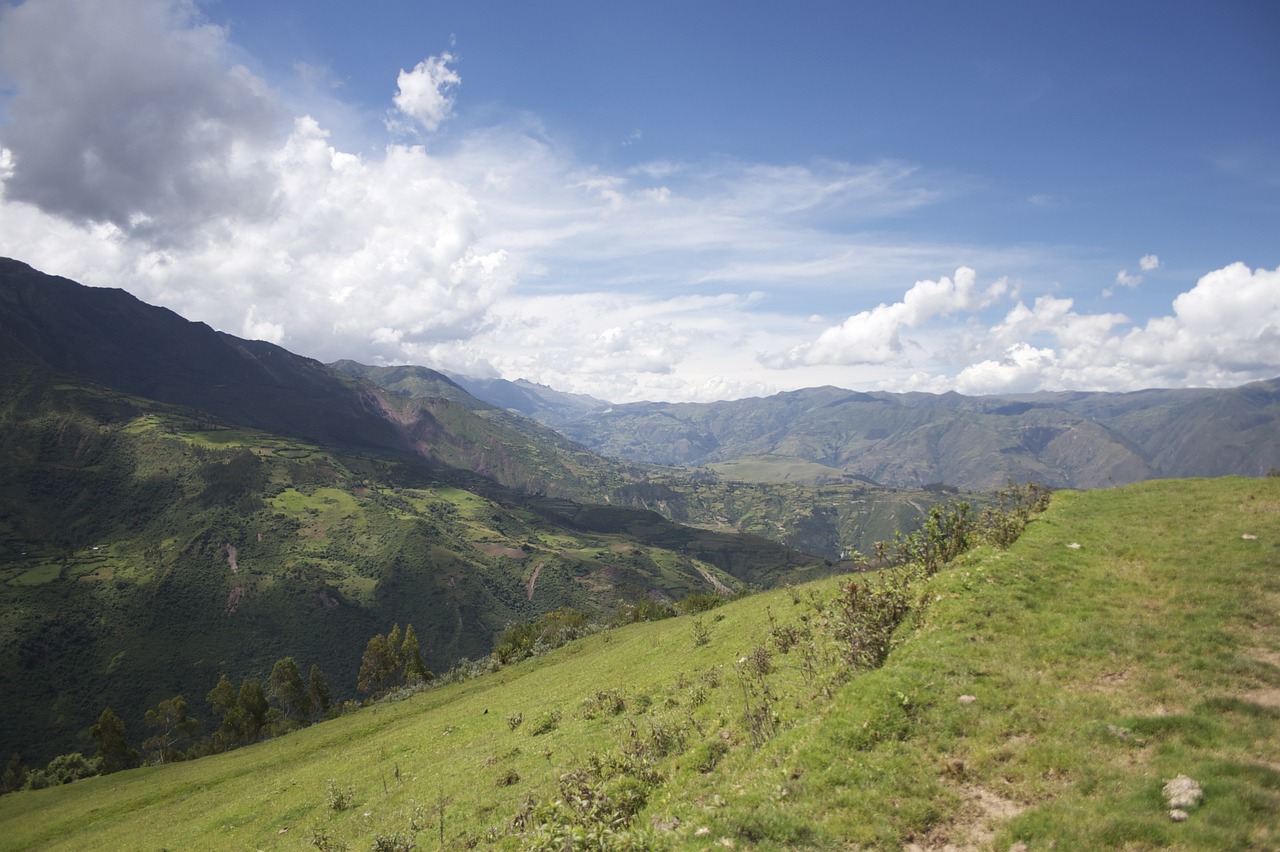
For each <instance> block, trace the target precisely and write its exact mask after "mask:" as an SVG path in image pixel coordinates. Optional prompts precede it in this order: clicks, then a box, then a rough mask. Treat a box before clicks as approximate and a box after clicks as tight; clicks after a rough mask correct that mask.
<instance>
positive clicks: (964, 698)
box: [959, 695, 978, 704]
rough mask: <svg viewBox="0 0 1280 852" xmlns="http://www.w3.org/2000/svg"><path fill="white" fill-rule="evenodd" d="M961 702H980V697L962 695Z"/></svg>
mask: <svg viewBox="0 0 1280 852" xmlns="http://www.w3.org/2000/svg"><path fill="white" fill-rule="evenodd" d="M959 700H960V703H961V704H972V703H973V702H975V701H977V700H978V697H977V696H976V695H961V696H960V699H959Z"/></svg>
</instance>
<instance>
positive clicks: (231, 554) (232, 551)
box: [226, 542, 240, 574]
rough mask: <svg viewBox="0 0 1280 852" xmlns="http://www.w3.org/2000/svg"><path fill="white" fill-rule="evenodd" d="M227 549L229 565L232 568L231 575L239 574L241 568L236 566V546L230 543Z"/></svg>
mask: <svg viewBox="0 0 1280 852" xmlns="http://www.w3.org/2000/svg"><path fill="white" fill-rule="evenodd" d="M226 548H227V564H228V565H230V566H231V573H232V574H239V573H240V566H239V565H237V564H236V546H235V545H234V544H231V543H230V542H228V543H227V544H226Z"/></svg>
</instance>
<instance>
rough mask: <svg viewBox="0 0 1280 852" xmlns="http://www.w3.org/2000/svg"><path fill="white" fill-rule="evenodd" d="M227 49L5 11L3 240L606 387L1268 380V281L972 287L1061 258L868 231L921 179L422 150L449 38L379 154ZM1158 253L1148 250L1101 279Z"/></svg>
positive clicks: (446, 70) (472, 369)
mask: <svg viewBox="0 0 1280 852" xmlns="http://www.w3.org/2000/svg"><path fill="white" fill-rule="evenodd" d="M236 56H237V54H236V51H235V48H234V45H232V44H231V43H230V42H229V41H228V34H227V32H225V31H224V30H222V29H220V28H218V27H215V26H211V25H209V24H208V23H207V22H205V21H203V20H202V19H201V17H200V15H199V12H198V9H197V7H196V6H195V5H194V4H193V3H192V2H189V0H94V2H86V0H27V2H25V3H23V4H22V5H19V6H15V7H12V8H7V9H5V10H4V11H3V12H0V72H2V73H3V75H4V80H3V87H0V99H3V100H2V101H0V107H3V108H2V109H0V254H7V255H11V256H14V257H18V258H20V259H22V260H25V261H27V262H30V263H32V264H33V265H35V266H37V267H38V268H41V269H45V270H46V271H49V272H53V273H56V274H60V275H66V276H69V277H71V278H74V279H76V280H80V281H84V282H85V283H89V284H98V285H104V286H119V287H124V288H126V289H128V290H130V291H131V292H133V293H134V294H135V295H137V296H139V297H140V298H143V299H145V300H147V301H149V302H152V303H155V304H161V305H164V306H166V307H169V308H171V309H173V310H176V311H178V312H179V313H181V314H183V315H185V316H187V317H189V318H191V319H197V320H201V321H204V322H207V323H209V324H210V325H213V326H215V327H217V328H220V329H223V330H226V331H229V332H231V333H233V334H239V335H242V336H246V337H253V338H259V339H265V340H270V341H273V342H277V343H280V344H282V345H284V346H287V347H288V348H290V349H292V350H294V351H297V352H300V353H302V354H305V355H309V356H312V357H316V358H321V359H323V360H333V359H337V358H344V357H349V358H356V359H358V360H364V361H367V362H373V363H419V364H427V365H429V366H435V367H440V368H445V369H453V370H458V371H460V372H467V373H472V374H480V375H503V376H506V377H508V378H516V377H524V378H529V379H531V380H534V381H540V382H543V383H545V384H549V385H552V386H553V387H557V388H562V389H565V390H571V391H576V392H582V393H591V394H593V395H596V396H599V397H602V398H605V399H611V400H615V401H630V400H637V399H646V398H647V399H655V398H656V399H676V400H706V399H714V398H724V397H740V396H746V395H761V394H766V393H772V392H775V391H777V390H782V389H786V388H791V387H800V386H806V385H816V384H834V385H842V386H846V387H850V386H851V387H867V386H874V387H882V388H885V389H889V390H906V389H927V390H946V389H951V388H955V389H958V390H962V391H965V392H971V393H977V392H998V391H1009V390H1031V389H1038V388H1046V389H1057V388H1068V387H1077V388H1091V389H1112V390H1126V389H1131V388H1134V387H1140V386H1144V385H1145V386H1149V385H1161V384H1163V385H1182V384H1231V383H1239V382H1242V381H1248V380H1250V379H1256V378H1263V377H1268V376H1274V375H1278V374H1280V355H1277V354H1275V353H1280V338H1278V335H1280V332H1278V329H1280V307H1278V306H1277V302H1276V300H1277V294H1280V270H1277V271H1267V270H1265V269H1262V270H1256V271H1250V270H1249V269H1248V268H1247V267H1245V266H1243V265H1242V264H1235V265H1232V266H1228V267H1224V268H1223V269H1220V270H1217V271H1214V272H1211V273H1209V274H1208V275H1205V276H1204V277H1203V278H1201V279H1200V281H1199V282H1197V283H1196V284H1195V286H1194V287H1192V288H1190V289H1189V290H1187V292H1185V293H1183V294H1181V295H1179V296H1178V297H1177V298H1176V299H1175V300H1173V303H1172V305H1171V306H1170V310H1169V312H1168V314H1167V315H1163V316H1156V317H1153V318H1150V319H1148V318H1146V317H1143V318H1140V319H1139V320H1137V321H1134V320H1131V319H1130V318H1129V317H1128V316H1126V315H1123V314H1119V313H1105V312H1102V313H1099V312H1089V311H1087V310H1085V309H1082V308H1081V307H1080V306H1079V305H1078V304H1077V302H1076V301H1075V300H1073V299H1070V298H1066V297H1064V296H1063V295H1062V294H1061V293H1059V292H1053V293H1049V294H1044V293H1040V294H1039V295H1036V294H1035V293H1034V292H1031V294H1030V295H1028V297H1027V298H1026V299H1025V300H1024V299H1023V296H1022V290H1023V289H1024V287H1025V281H1019V280H1018V278H1017V276H1016V275H1015V274H1010V277H1009V278H1008V279H1006V278H1003V277H1002V278H999V279H997V280H995V281H994V282H993V283H989V284H986V285H985V286H980V285H979V283H978V276H977V273H976V272H975V271H974V269H975V268H982V269H990V270H994V271H995V273H996V274H1009V273H1011V271H1012V270H1017V271H1021V272H1022V273H1025V272H1026V271H1027V270H1033V271H1036V272H1037V273H1038V278H1039V279H1040V280H1044V279H1046V278H1051V277H1053V276H1054V275H1056V270H1057V269H1058V268H1068V267H1069V266H1070V264H1071V260H1070V258H1064V257H1054V256H1052V255H1051V254H1050V253H1049V252H1047V251H1046V250H1045V249H1044V248H1043V247H1034V248H1031V249H1019V248H1018V247H1012V248H1008V249H994V248H983V247H980V246H972V245H947V244H941V243H928V242H922V241H913V240H910V239H906V238H893V237H890V236H886V232H885V230H884V229H883V228H882V225H883V223H885V222H886V221H888V220H891V219H894V218H896V217H902V216H909V215H913V214H914V213H916V212H918V211H920V210H922V209H924V208H927V207H929V206H930V205H935V204H937V203H938V202H939V201H942V200H946V199H950V198H954V197H955V196H956V195H958V194H960V193H961V192H963V190H964V187H963V186H962V185H961V184H959V183H957V182H956V181H955V180H953V179H951V178H949V177H945V176H939V175H936V174H927V173H926V172H925V171H924V170H922V169H920V168H919V167H917V166H915V165H912V164H907V163H901V162H897V161H887V160H886V161H880V162H874V163H867V164H851V163H841V162H832V161H813V162H808V163H798V164H794V163H793V164H787V165H778V164H758V163H745V162H738V161H731V160H726V159H714V160H710V161H706V162H699V163H689V162H673V161H652V162H648V163H641V164H638V165H635V166H633V167H630V168H626V169H618V170H609V169H605V168H602V167H600V166H596V165H592V164H589V163H583V162H581V161H580V160H578V159H577V158H575V157H574V156H573V155H572V153H570V152H567V151H566V150H564V149H562V148H560V147H558V146H557V144H556V142H555V140H554V139H553V138H552V137H551V135H550V134H548V133H547V132H546V130H545V128H543V127H541V126H539V125H538V123H537V120H536V118H531V117H528V116H520V117H517V118H515V119H511V120H508V121H505V122H502V123H500V124H496V125H494V126H490V127H486V128H479V129H473V130H471V131H468V132H467V133H465V134H460V135H458V136H457V138H451V140H450V144H449V146H448V149H447V151H444V152H439V151H437V150H435V147H434V146H431V147H430V148H429V146H428V144H427V143H428V142H432V141H433V140H432V139H431V138H430V136H431V134H432V133H433V132H436V131H438V130H439V128H440V127H441V126H442V125H443V123H444V122H446V121H447V120H449V118H450V116H451V115H453V111H454V109H455V106H456V104H455V98H456V97H457V93H458V92H459V91H460V89H461V83H462V78H461V75H460V74H459V73H458V72H457V70H456V68H455V64H456V61H455V58H454V56H453V55H452V54H451V53H447V52H442V53H440V54H439V55H437V56H431V57H427V58H426V59H424V60H423V61H422V62H420V63H418V64H417V65H416V66H415V67H414V68H413V69H412V70H410V71H402V72H401V73H400V75H399V78H398V81H397V82H398V86H397V91H396V93H395V95H394V96H393V97H392V98H391V101H390V103H389V104H387V105H384V106H385V107H387V108H388V113H387V115H388V121H387V131H388V135H387V138H386V139H384V140H381V145H380V146H379V145H373V146H370V145H368V144H367V139H366V140H363V141H362V143H361V144H360V145H358V146H351V145H346V146H345V149H344V145H343V144H342V143H340V142H336V141H335V139H341V138H344V131H347V132H349V131H350V128H343V127H338V128H334V127H329V126H326V122H330V123H332V122H339V123H341V121H342V117H343V116H344V115H353V114H356V113H359V112H360V110H358V109H354V108H352V109H347V108H344V107H343V105H342V104H339V103H337V101H336V100H335V95H334V94H333V93H332V92H331V91H330V92H328V93H327V94H326V95H325V97H324V98H323V99H322V101H321V102H319V103H318V109H315V110H311V111H307V110H298V109H296V105H297V104H298V102H299V98H300V95H299V93H293V94H292V95H288V96H282V95H280V94H279V93H278V92H277V91H276V90H274V89H273V88H272V87H271V86H270V85H268V84H267V83H266V82H265V81H263V80H261V79H259V78H258V77H256V76H254V74H253V73H251V72H250V71H248V70H246V68H244V67H243V66H242V65H240V64H238V63H237V61H236ZM378 132H381V131H378ZM401 133H410V134H411V135H410V136H409V137H405V136H402V135H400V134H401ZM406 138H407V140H408V141H409V142H412V143H413V144H402V143H405V142H406ZM353 147H354V148H355V149H356V150H359V151H360V152H361V153H354V152H353V151H352V150H350V149H352V148H353ZM833 223H837V224H833ZM961 258H963V259H964V261H965V262H966V263H967V264H970V265H967V266H961V267H959V268H958V269H956V271H955V273H954V275H952V276H950V277H941V278H938V279H936V280H916V281H915V284H914V285H912V286H910V287H907V288H906V290H905V292H903V293H902V295H901V297H900V298H896V299H895V298H894V297H893V296H889V297H886V296H885V295H884V287H885V282H903V283H904V284H905V283H907V282H911V281H913V280H915V279H916V278H917V277H918V276H919V272H918V270H920V269H953V268H956V264H957V263H958V262H959V259H961ZM1159 268H1160V261H1159V258H1158V257H1157V256H1156V255H1154V254H1148V255H1144V256H1142V257H1141V258H1140V259H1139V260H1138V262H1137V269H1138V270H1139V272H1138V274H1135V275H1130V273H1129V272H1128V271H1122V272H1121V273H1120V276H1118V277H1117V282H1118V283H1121V284H1122V285H1123V284H1126V283H1127V284H1129V285H1133V286H1136V284H1137V283H1138V282H1139V281H1140V279H1141V277H1142V276H1143V275H1150V274H1152V273H1153V272H1154V271H1155V270H1157V269H1159ZM1068 271H1070V270H1068ZM1096 274H1097V273H1096V270H1095V271H1093V272H1090V273H1089V276H1091V277H1087V278H1086V280H1096ZM895 286H896V285H895ZM1027 289H1028V290H1029V291H1034V289H1035V288H1034V287H1031V288H1027ZM867 293H875V294H877V295H876V296H875V297H874V298H872V297H868V296H867V295H866V294H867ZM876 302H879V304H876ZM871 304H875V307H867V308H865V309H864V308H863V306H864V305H871ZM822 317H833V318H838V317H845V319H843V321H840V322H835V323H832V321H829V320H823V319H821V318H822ZM757 353H764V354H757ZM762 365H764V366H762Z"/></svg>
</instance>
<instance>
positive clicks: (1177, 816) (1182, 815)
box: [1169, 808, 1190, 822]
mask: <svg viewBox="0 0 1280 852" xmlns="http://www.w3.org/2000/svg"><path fill="white" fill-rule="evenodd" d="M1188 816H1190V814H1188V813H1187V812H1186V811H1184V810H1183V809H1182V808H1174V809H1173V810H1171V811H1169V819H1171V820H1173V821H1174V822H1186V821H1187V817H1188Z"/></svg>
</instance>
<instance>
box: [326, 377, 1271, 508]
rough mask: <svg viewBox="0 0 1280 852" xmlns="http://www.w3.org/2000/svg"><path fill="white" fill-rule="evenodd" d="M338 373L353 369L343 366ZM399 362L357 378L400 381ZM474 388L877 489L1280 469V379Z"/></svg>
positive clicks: (618, 443)
mask: <svg viewBox="0 0 1280 852" xmlns="http://www.w3.org/2000/svg"><path fill="white" fill-rule="evenodd" d="M339 366H340V368H342V369H349V368H348V367H346V366H344V365H339ZM396 369H401V368H390V369H389V370H388V371H371V370H366V371H364V372H363V373H362V374H363V375H365V376H367V377H369V378H372V379H373V380H374V381H377V382H379V383H381V384H383V385H384V386H385V387H387V388H389V389H398V388H401V387H404V386H405V385H404V382H405V381H406V379H405V378H404V377H403V376H397V375H396V374H395V373H394V372H392V371H394V370H396ZM453 378H454V380H455V381H457V383H458V384H459V385H461V386H462V387H464V388H466V389H467V390H468V391H469V392H470V393H472V394H474V395H475V396H477V397H479V398H480V399H484V400H486V401H488V402H491V403H493V404H494V405H498V406H505V407H508V408H510V409H512V410H514V411H518V412H519V413H521V414H524V415H526V416H528V417H532V418H534V419H536V420H538V421H540V422H542V423H545V424H547V425H549V426H551V427H553V428H555V429H556V430H558V431H560V432H561V433H563V434H564V435H566V436H567V437H569V438H572V439H573V440H575V441H577V442H579V443H581V444H582V445H583V446H585V447H588V448H590V449H592V450H594V451H595V452H598V453H601V454H603V455H606V456H609V457H613V458H618V459H623V460H627V461H633V462H641V463H648V464H661V465H681V466H695V467H709V468H711V469H713V470H715V469H717V468H718V467H719V466H722V465H725V464H729V463H733V462H740V461H741V460H743V459H747V458H755V459H773V460H777V459H791V460H803V461H806V462H810V463H812V464H814V465H821V466H823V467H824V468H827V469H829V470H830V471H831V472H832V474H833V476H839V475H841V474H843V475H845V476H851V477H856V478H859V479H863V480H865V481H869V482H874V483H877V484H881V485H887V486H895V487H900V488H918V487H921V486H923V485H926V484H930V483H939V482H942V483H946V484H948V485H954V486H957V487H959V488H962V489H974V490H986V489H992V488H999V487H1001V486H1002V485H1003V484H1004V483H1005V482H1007V481H1008V480H1014V481H1017V482H1021V481H1025V480H1028V479H1033V480H1036V481H1038V482H1042V483H1044V484H1046V485H1049V486H1051V487H1055V488H1097V487H1107V486H1113V485H1124V484H1129V483H1132V482H1139V481H1142V480H1147V479H1166V478H1180V477H1195V476H1222V475H1227V474H1240V475H1244V476H1259V475H1262V474H1265V473H1266V472H1267V471H1269V470H1270V469H1272V468H1275V467H1277V466H1280V379H1272V380H1269V381H1261V382H1254V383H1251V384H1248V385H1245V386H1243V387H1237V388H1227V389H1207V388H1183V389H1152V390H1142V391H1135V392H1131V393H1103V392H1074V391H1072V392H1068V391H1062V392H1042V393H1029V394H1012V395H1001V396H981V397H972V396H963V395H961V394H957V393H944V394H926V393H887V392H876V393H857V392H853V391H849V390H845V389H842V388H836V387H820V388H807V389H804V390H797V391H788V392H785V393H779V394H776V395H773V396H770V397H765V398H753V399H740V400H734V401H729V402H712V403H663V402H637V403H628V404H623V405H613V404H610V403H607V402H603V401H594V402H592V403H591V404H588V400H587V399H584V398H582V397H574V396H568V395H565V394H562V393H559V392H556V391H552V390H551V389H549V388H544V387H541V386H538V385H534V384H531V383H528V382H506V381H501V380H484V381H477V380H471V379H467V378H465V377H461V376H454V377H453Z"/></svg>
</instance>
